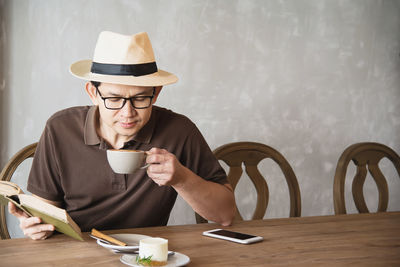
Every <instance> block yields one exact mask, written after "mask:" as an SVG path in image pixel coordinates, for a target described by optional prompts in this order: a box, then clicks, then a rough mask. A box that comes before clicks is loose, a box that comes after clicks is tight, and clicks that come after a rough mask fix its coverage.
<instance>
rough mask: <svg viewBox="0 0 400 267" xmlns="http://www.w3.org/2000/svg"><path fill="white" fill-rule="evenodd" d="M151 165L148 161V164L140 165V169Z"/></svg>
mask: <svg viewBox="0 0 400 267" xmlns="http://www.w3.org/2000/svg"><path fill="white" fill-rule="evenodd" d="M150 165H151V163H147V164H146V165H144V166H142V167H140V169H147V167H149V166H150Z"/></svg>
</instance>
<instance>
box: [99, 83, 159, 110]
mask: <svg viewBox="0 0 400 267" xmlns="http://www.w3.org/2000/svg"><path fill="white" fill-rule="evenodd" d="M95 88H96V91H97V93H99V96H100V98H101V99H103V102H104V107H105V108H106V109H110V110H120V109H122V108H123V107H124V106H125V104H126V101H128V100H129V102H131V105H132V107H133V108H135V109H145V108H149V107H150V106H151V104H152V100H153V98H154V96H155V94H156V88H155V87H153V94H152V95H151V96H149V95H146V96H132V97H122V96H110V97H104V96H102V95H101V93H100V91H99V88H98V87H97V86H95ZM138 98H150V103H149V105H148V106H146V107H136V106H135V104H134V100H135V99H138ZM107 99H123V100H124V102H122V106H121V107H120V108H109V107H107V105H106V100H107Z"/></svg>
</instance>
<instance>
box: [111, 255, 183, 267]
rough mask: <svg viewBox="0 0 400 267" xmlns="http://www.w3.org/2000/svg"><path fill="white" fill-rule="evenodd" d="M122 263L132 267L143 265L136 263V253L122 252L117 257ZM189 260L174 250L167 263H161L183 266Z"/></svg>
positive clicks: (169, 265) (141, 266)
mask: <svg viewBox="0 0 400 267" xmlns="http://www.w3.org/2000/svg"><path fill="white" fill-rule="evenodd" d="M119 260H120V261H121V262H122V263H123V264H126V265H129V266H134V267H143V265H138V264H137V263H136V255H128V254H124V255H122V256H121V258H120V259H119ZM189 262H190V258H189V257H188V256H186V255H185V254H182V253H179V252H175V254H174V255H171V256H169V257H168V262H167V265H163V267H178V266H185V265H186V264H188V263H189Z"/></svg>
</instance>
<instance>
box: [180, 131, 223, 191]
mask: <svg viewBox="0 0 400 267" xmlns="http://www.w3.org/2000/svg"><path fill="white" fill-rule="evenodd" d="M184 154H185V157H184V158H185V159H186V160H185V162H184V163H183V164H184V165H185V166H186V167H187V168H189V169H190V170H191V171H193V172H194V173H196V174H197V175H199V176H200V177H202V178H203V179H205V180H208V181H212V182H215V183H219V184H228V183H229V182H228V180H227V177H226V173H225V171H224V169H223V168H222V167H221V165H220V164H219V162H218V160H217V158H216V157H215V156H214V153H213V152H212V151H211V149H210V147H209V146H208V144H207V142H206V141H205V139H204V137H203V135H202V134H201V132H200V131H199V129H198V128H197V127H196V126H195V125H193V128H192V130H191V133H190V134H189V135H188V137H187V139H186V142H185V146H184Z"/></svg>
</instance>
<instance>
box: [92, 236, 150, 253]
mask: <svg viewBox="0 0 400 267" xmlns="http://www.w3.org/2000/svg"><path fill="white" fill-rule="evenodd" d="M110 236H111V237H114V238H115V239H118V240H120V241H122V242H124V243H126V246H118V245H115V244H108V243H105V242H103V241H101V240H99V239H98V240H97V244H99V245H100V246H102V247H105V248H108V249H116V250H119V251H124V250H133V249H138V248H139V241H140V240H141V239H143V238H148V237H150V236H148V235H136V234H113V235H110Z"/></svg>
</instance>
